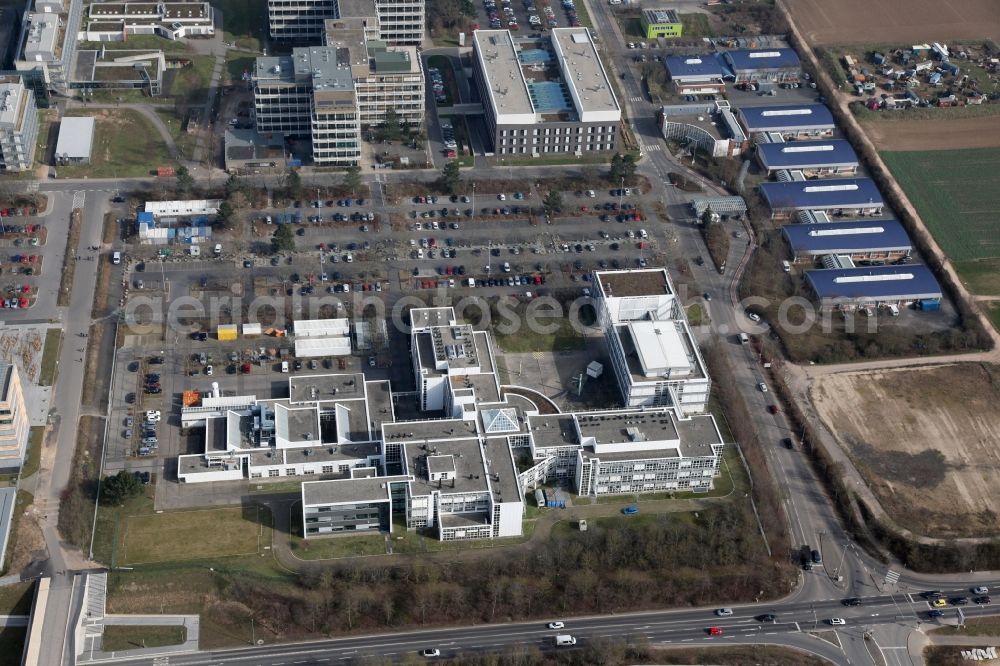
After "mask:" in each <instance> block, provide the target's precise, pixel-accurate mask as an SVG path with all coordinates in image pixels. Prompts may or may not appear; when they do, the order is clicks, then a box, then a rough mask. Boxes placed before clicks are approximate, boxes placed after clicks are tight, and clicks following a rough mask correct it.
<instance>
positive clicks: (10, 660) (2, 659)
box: [0, 627, 28, 666]
mask: <svg viewBox="0 0 1000 666" xmlns="http://www.w3.org/2000/svg"><path fill="white" fill-rule="evenodd" d="M27 636H28V628H27V627H0V666H21V654H22V653H23V652H24V640H25V638H27Z"/></svg>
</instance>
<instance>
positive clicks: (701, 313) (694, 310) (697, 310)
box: [686, 303, 708, 326]
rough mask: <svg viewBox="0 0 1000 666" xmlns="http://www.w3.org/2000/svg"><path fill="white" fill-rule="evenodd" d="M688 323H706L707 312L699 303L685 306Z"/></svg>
mask: <svg viewBox="0 0 1000 666" xmlns="http://www.w3.org/2000/svg"><path fill="white" fill-rule="evenodd" d="M686 312H687V318H688V324H690V325H691V326H701V325H702V324H707V323H708V313H707V312H705V308H703V307H702V305H701V303H692V304H691V305H689V306H687V308H686Z"/></svg>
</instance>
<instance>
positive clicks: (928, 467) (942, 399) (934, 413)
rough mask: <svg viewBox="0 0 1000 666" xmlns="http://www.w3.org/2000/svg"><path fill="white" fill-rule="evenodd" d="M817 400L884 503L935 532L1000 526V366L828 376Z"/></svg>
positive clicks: (922, 530) (978, 532)
mask: <svg viewBox="0 0 1000 666" xmlns="http://www.w3.org/2000/svg"><path fill="white" fill-rule="evenodd" d="M811 397H812V401H813V403H814V405H815V407H816V410H817V412H818V413H819V415H820V416H821V417H822V419H823V421H824V422H825V424H826V426H827V427H828V428H829V429H830V431H831V432H832V433H834V435H835V437H836V438H837V440H838V442H839V443H840V445H841V446H842V447H843V448H844V449H845V451H847V453H848V454H849V455H850V456H851V458H852V459H853V460H854V463H855V465H857V467H858V469H859V471H860V472H861V474H862V475H863V476H864V477H865V479H866V481H867V482H868V484H869V486H870V487H871V489H872V491H873V492H874V493H875V494H876V496H877V497H878V498H879V501H880V502H881V503H882V506H883V507H884V508H885V510H886V511H887V512H888V513H889V515H890V516H892V518H893V519H894V520H895V521H896V522H897V523H898V524H899V525H900V526H902V527H905V528H907V529H909V530H912V531H913V532H915V533H917V534H921V535H926V536H932V537H942V538H943V537H978V536H993V535H995V534H997V533H1000V495H998V494H997V493H996V492H995V489H996V487H997V485H998V484H1000V450H998V449H997V447H996V439H997V433H1000V407H998V405H1000V367H998V366H995V365H987V364H977V363H956V364H952V365H946V366H936V367H931V368H917V369H901V370H886V371H879V372H871V373H843V374H836V375H830V376H826V377H821V378H819V379H817V380H816V383H815V384H814V385H813V388H812V391H811Z"/></svg>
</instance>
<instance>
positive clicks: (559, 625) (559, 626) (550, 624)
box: [545, 622, 566, 629]
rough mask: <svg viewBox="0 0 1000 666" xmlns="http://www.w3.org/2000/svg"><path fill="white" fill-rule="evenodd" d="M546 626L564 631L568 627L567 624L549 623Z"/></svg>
mask: <svg viewBox="0 0 1000 666" xmlns="http://www.w3.org/2000/svg"><path fill="white" fill-rule="evenodd" d="M545 626H546V627H548V628H549V629H564V628H565V627H566V623H565V622H549V623H548V624H547V625H545Z"/></svg>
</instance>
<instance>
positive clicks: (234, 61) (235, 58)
mask: <svg viewBox="0 0 1000 666" xmlns="http://www.w3.org/2000/svg"><path fill="white" fill-rule="evenodd" d="M254 60H255V59H254V57H253V56H248V55H243V54H241V53H239V52H238V51H230V52H229V53H227V54H226V71H225V74H226V75H228V76H229V81H230V83H231V84H233V85H241V84H242V85H244V86H245V85H246V84H245V83H243V74H244V73H246V72H250V73H253V67H254Z"/></svg>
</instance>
